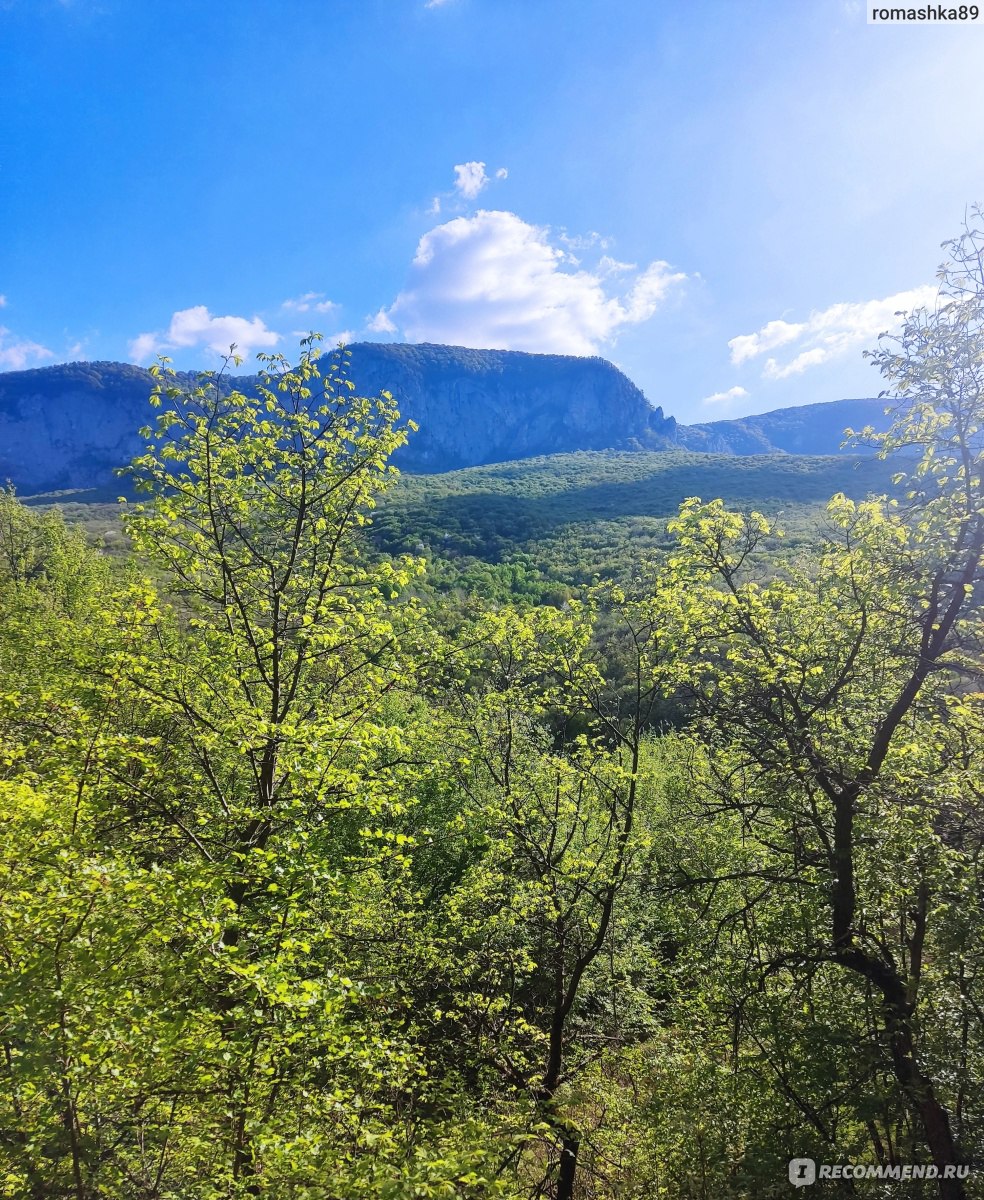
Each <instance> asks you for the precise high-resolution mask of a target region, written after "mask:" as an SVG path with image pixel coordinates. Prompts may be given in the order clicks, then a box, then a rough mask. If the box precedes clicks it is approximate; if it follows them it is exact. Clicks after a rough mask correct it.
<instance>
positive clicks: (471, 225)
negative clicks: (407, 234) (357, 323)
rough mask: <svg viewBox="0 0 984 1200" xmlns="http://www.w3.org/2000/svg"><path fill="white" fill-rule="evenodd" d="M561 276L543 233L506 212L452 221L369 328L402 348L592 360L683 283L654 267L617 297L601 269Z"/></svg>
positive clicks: (562, 264) (439, 229)
mask: <svg viewBox="0 0 984 1200" xmlns="http://www.w3.org/2000/svg"><path fill="white" fill-rule="evenodd" d="M568 267H569V262H568V256H567V255H566V254H565V252H564V251H563V250H561V249H558V248H557V247H556V246H554V245H552V244H551V241H550V237H549V230H547V229H544V228H541V227H539V226H536V225H529V224H527V223H526V222H525V221H523V220H522V219H521V218H520V217H518V216H516V214H515V213H511V212H501V211H488V210H480V211H479V212H477V213H476V214H475V215H474V216H471V217H457V218H455V219H454V220H453V221H448V222H446V223H445V224H443V225H438V226H436V227H435V228H434V229H432V230H430V232H429V233H426V234H424V236H423V237H422V238H421V239H420V242H419V244H418V246H417V253H416V256H415V257H414V260H413V263H412V265H411V268H410V275H409V279H408V281H407V286H406V287H405V288H404V290H403V291H402V292H400V294H399V295H398V296H397V298H396V299H395V300H394V302H393V303H392V304H391V305H389V306H388V307H387V308H383V309H380V311H379V312H378V313H377V314H376V316H375V317H374V318H373V319H372V321H371V322H370V328H371V329H372V330H373V331H374V332H386V333H395V332H397V331H400V332H401V333H402V335H403V336H404V337H406V338H407V339H408V340H410V341H434V342H448V343H452V344H457V345H466V346H475V347H480V348H488V349H503V350H532V351H543V352H551V353H556V354H595V353H597V351H598V350H599V348H600V347H601V346H602V345H603V344H605V343H610V342H611V341H612V340H613V339H614V337H615V336H616V334H617V333H618V332H619V330H620V329H622V328H623V327H624V326H627V325H634V324H639V323H641V322H642V321H646V320H648V319H649V318H650V317H651V316H652V315H653V313H654V312H655V311H656V309H657V307H658V306H659V305H660V303H661V302H662V301H663V300H664V299H665V297H666V295H667V294H668V293H669V292H670V291H671V290H672V289H673V288H674V287H676V286H678V285H679V284H681V283H682V282H683V281H684V279H685V278H686V276H685V275H683V274H681V273H679V272H674V271H672V270H671V268H670V267H669V266H668V264H667V263H665V262H653V263H651V264H650V265H649V266H648V267H646V268H645V269H644V270H642V271H638V270H635V269H633V271H634V273H633V274H631V275H629V276H628V277H626V278H624V279H623V280H622V284H621V289H620V290H621V294H620V295H619V294H613V293H612V291H611V290H610V287H611V285H610V284H609V283H608V282H607V280H606V277H605V271H604V270H599V271H594V272H592V271H588V270H584V269H576V270H572V269H567V268H568ZM608 273H609V274H610V271H609V272H608Z"/></svg>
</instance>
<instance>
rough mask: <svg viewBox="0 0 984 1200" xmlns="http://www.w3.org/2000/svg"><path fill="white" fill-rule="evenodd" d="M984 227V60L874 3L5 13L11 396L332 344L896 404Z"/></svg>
mask: <svg viewBox="0 0 984 1200" xmlns="http://www.w3.org/2000/svg"><path fill="white" fill-rule="evenodd" d="M981 199H984V27H968V26H960V27H937V26H933V27H930V26H925V25H919V26H911V27H900V26H881V27H879V26H869V25H867V24H866V22H865V14H864V11H863V8H862V5H861V4H860V3H858V2H856V0H797V2H795V3H793V2H791V0H770V2H756V0H742V2H740V3H739V2H737V0H724V2H715V0H703V2H698V3H691V4H685V3H682V2H681V3H663V2H660V0H604V2H602V0H563V2H561V0H430V2H429V3H428V0H277V2H276V3H273V2H271V0H238V2H237V3H236V4H232V3H217V2H216V3H210V4H209V3H201V0H0V296H2V297H3V300H2V308H0V328H2V333H0V370H13V369H19V368H23V367H32V366H43V365H46V364H49V363H53V362H60V361H69V360H72V359H78V358H86V359H119V360H126V359H130V360H132V361H139V362H142V363H146V362H149V361H150V360H151V359H152V358H153V356H154V354H155V353H167V354H170V356H171V357H172V358H173V360H174V361H175V362H176V363H177V364H178V365H180V366H187V367H193V366H208V365H214V362H215V355H216V353H217V350H218V348H220V347H224V346H227V345H228V344H229V343H230V342H231V341H236V342H237V343H238V344H239V345H240V346H241V347H242V348H243V349H244V350H246V351H248V352H250V353H252V352H255V351H256V350H263V349H278V350H282V351H284V352H285V353H287V354H288V355H289V354H291V353H292V351H294V350H296V343H297V335H298V333H302V332H304V331H306V330H308V329H318V330H320V331H321V332H323V333H325V334H326V335H328V337H330V338H336V337H343V338H344V339H345V340H360V339H364V338H372V339H379V340H411V341H444V342H452V343H458V344H465V345H472V346H499V347H504V348H514V349H523V350H542V351H550V352H555V353H576V354H591V353H595V354H601V355H604V356H605V357H607V358H610V359H612V360H613V361H615V362H617V363H618V364H619V365H620V366H621V367H622V368H623V369H624V370H625V371H626V372H627V373H628V374H629V375H630V376H631V378H633V379H634V380H635V381H636V382H637V383H638V384H639V385H640V386H641V387H642V388H643V390H644V391H645V392H646V394H647V396H648V397H649V398H650V400H651V401H652V402H653V403H655V404H662V405H663V407H664V409H665V410H666V411H668V412H671V413H673V414H674V415H676V416H677V417H680V418H682V419H684V420H690V421H693V420H709V419H714V418H718V417H724V416H735V415H740V414H742V413H747V412H755V411H764V410H766V409H770V408H776V407H780V406H783V405H787V404H797V403H807V402H813V401H817V400H829V399H836V398H839V397H841V396H855V395H873V394H876V392H877V391H878V390H879V387H880V381H879V378H878V376H877V374H876V373H875V371H874V369H873V368H872V367H871V366H869V365H868V364H867V363H866V362H864V361H863V360H862V358H861V350H862V349H863V348H864V347H865V346H869V345H872V344H873V341H874V338H875V336H876V335H877V333H878V332H879V331H880V330H881V329H884V328H888V327H889V326H890V325H891V324H892V323H893V321H894V320H895V317H894V315H893V314H894V312H895V311H896V310H897V309H898V308H906V307H911V306H913V305H916V304H919V303H922V302H925V301H927V300H929V299H931V297H932V294H933V281H934V275H935V269H936V267H937V265H938V263H939V261H940V258H941V251H940V248H939V243H940V242H941V241H942V240H943V239H944V238H946V237H948V236H951V235H952V234H954V233H956V232H957V231H958V230H959V228H960V225H961V222H962V220H963V216H964V211H965V208H966V206H967V205H968V204H969V203H972V202H974V201H976V200H981Z"/></svg>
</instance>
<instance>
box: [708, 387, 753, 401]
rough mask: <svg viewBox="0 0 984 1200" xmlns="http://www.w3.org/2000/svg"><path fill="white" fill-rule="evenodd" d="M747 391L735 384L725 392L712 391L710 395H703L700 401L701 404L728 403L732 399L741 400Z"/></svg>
mask: <svg viewBox="0 0 984 1200" xmlns="http://www.w3.org/2000/svg"><path fill="white" fill-rule="evenodd" d="M747 395H748V392H747V391H746V390H745V389H744V388H743V387H741V386H739V385H737V384H736V385H735V386H734V387H731V388H728V390H727V391H726V392H714V393H713V394H712V395H710V396H705V397H704V399H703V400H702V401H701V403H702V404H730V403H731V402H732V400H742V399H743V398H744V397H745V396H747Z"/></svg>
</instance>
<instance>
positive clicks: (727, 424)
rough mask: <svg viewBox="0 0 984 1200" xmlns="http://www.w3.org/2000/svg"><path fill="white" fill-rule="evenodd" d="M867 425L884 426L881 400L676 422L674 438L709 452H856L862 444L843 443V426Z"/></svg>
mask: <svg viewBox="0 0 984 1200" xmlns="http://www.w3.org/2000/svg"><path fill="white" fill-rule="evenodd" d="M866 425H871V426H872V427H873V428H874V429H876V430H878V431H882V430H884V429H887V428H888V419H887V418H886V416H885V401H884V400H830V401H828V402H827V403H825V404H803V405H800V406H799V407H798V408H777V409H775V410H774V411H773V412H767V413H760V414H759V415H758V416H754V417H740V418H738V419H737V420H733V421H709V422H708V423H707V424H706V425H678V426H677V441H678V443H679V445H680V446H681V447H682V448H684V449H685V450H701V451H707V452H710V453H712V454H858V453H859V452H860V453H863V452H864V451H863V449H862V450H861V451H859V449H858V448H857V447H854V448H852V447H850V446H848V447H844V445H843V442H844V430H845V429H864V427H865V426H866Z"/></svg>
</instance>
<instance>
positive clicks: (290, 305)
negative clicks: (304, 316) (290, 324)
mask: <svg viewBox="0 0 984 1200" xmlns="http://www.w3.org/2000/svg"><path fill="white" fill-rule="evenodd" d="M280 307H281V308H284V309H286V310H287V311H288V312H319V313H330V312H334V311H335V310H336V309H338V308H341V305H340V304H336V303H335V302H334V300H328V299H326V298H325V294H324V292H305V293H304V295H303V296H295V297H294V299H293V300H285V301H284V302H283V304H281V306H280Z"/></svg>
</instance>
